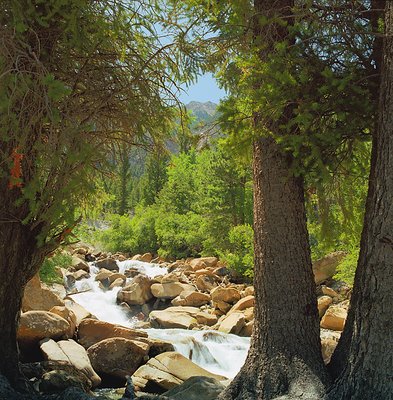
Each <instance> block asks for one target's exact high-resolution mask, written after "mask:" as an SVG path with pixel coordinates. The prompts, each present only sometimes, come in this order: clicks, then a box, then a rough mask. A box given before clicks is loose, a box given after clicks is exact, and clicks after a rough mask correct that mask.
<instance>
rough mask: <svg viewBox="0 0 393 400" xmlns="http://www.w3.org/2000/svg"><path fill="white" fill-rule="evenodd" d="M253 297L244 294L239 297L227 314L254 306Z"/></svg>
mask: <svg viewBox="0 0 393 400" xmlns="http://www.w3.org/2000/svg"><path fill="white" fill-rule="evenodd" d="M254 304H255V297H254V296H246V297H243V298H242V299H240V300H239V301H238V302H237V303H236V304H235V305H234V306H233V307H232V308H231V309H230V311H229V313H228V314H231V313H234V312H237V311H243V310H245V309H246V308H250V307H254Z"/></svg>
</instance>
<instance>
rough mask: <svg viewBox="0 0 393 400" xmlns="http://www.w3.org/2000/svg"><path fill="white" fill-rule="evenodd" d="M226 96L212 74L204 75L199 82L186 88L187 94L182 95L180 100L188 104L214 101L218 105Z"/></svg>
mask: <svg viewBox="0 0 393 400" xmlns="http://www.w3.org/2000/svg"><path fill="white" fill-rule="evenodd" d="M224 96H225V91H224V90H222V89H220V88H219V87H218V85H217V83H216V80H215V79H214V78H213V76H212V75H211V74H204V75H202V76H200V77H199V79H198V81H197V82H196V83H195V84H193V85H191V86H189V87H188V88H185V92H184V93H182V94H181V95H180V100H181V101H182V102H183V103H185V104H188V103H189V102H190V101H200V102H202V103H204V102H206V101H212V102H213V103H218V102H219V100H220V99H221V98H223V97H224Z"/></svg>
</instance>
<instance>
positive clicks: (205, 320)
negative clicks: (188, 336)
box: [195, 311, 217, 326]
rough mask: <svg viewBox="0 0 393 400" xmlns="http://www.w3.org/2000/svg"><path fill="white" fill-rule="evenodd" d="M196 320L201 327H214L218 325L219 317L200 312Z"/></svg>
mask: <svg viewBox="0 0 393 400" xmlns="http://www.w3.org/2000/svg"><path fill="white" fill-rule="evenodd" d="M195 318H196V320H197V322H198V324H200V325H207V326H213V325H215V324H216V323H217V316H216V315H214V314H209V313H207V312H202V311H201V312H199V313H198V314H197V315H195Z"/></svg>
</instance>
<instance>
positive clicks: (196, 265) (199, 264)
mask: <svg viewBox="0 0 393 400" xmlns="http://www.w3.org/2000/svg"><path fill="white" fill-rule="evenodd" d="M217 262H218V258H217V257H201V258H194V259H193V260H191V261H190V265H191V267H192V269H193V270H194V271H198V270H199V269H203V268H206V267H213V268H214V267H215V266H217Z"/></svg>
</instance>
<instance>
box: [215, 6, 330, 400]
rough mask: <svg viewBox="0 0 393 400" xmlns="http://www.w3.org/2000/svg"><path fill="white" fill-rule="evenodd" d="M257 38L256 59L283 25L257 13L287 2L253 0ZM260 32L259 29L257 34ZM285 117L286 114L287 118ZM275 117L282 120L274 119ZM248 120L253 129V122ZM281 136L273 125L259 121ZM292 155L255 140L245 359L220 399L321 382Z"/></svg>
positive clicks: (278, 9) (298, 390)
mask: <svg viewBox="0 0 393 400" xmlns="http://www.w3.org/2000/svg"><path fill="white" fill-rule="evenodd" d="M254 4H255V10H256V15H257V17H256V21H257V22H256V28H255V36H256V40H258V39H259V40H260V41H261V42H262V43H263V44H264V47H263V50H261V52H260V54H261V60H262V62H263V61H264V60H265V57H266V55H267V54H269V52H272V51H274V45H275V44H276V43H277V42H279V41H283V40H284V39H286V38H287V35H288V30H287V28H286V27H285V26H283V25H281V24H274V23H272V24H271V25H274V26H270V27H269V28H268V29H269V30H268V32H264V28H262V27H261V26H260V24H259V16H267V17H274V16H275V17H280V18H283V19H285V20H286V21H287V22H288V21H290V18H291V7H292V6H293V4H292V1H291V0H279V1H277V0H256V1H255V2H254ZM261 35H264V36H263V38H261ZM288 117H289V118H290V112H289V113H288V115H287V118H288ZM280 122H282V121H280ZM259 123H260V122H259V121H258V118H255V124H256V130H257V131H258V125H259ZM265 126H267V127H268V128H269V129H270V131H272V132H273V133H274V134H275V135H279V134H280V130H279V129H280V128H279V123H274V122H270V123H269V122H268V121H267V122H266V121H265ZM290 166H291V157H290V156H289V155H288V154H285V153H284V152H283V151H282V149H281V148H280V147H279V146H278V144H277V143H276V141H275V140H274V138H273V137H261V138H259V139H256V140H255V142H254V153H253V174H254V247H255V256H254V264H255V268H254V286H255V297H256V302H255V311H254V313H255V319H254V331H253V335H252V340H251V347H250V351H249V353H248V356H247V360H246V362H245V365H244V366H243V368H242V369H241V371H240V373H239V374H238V375H237V377H236V378H235V379H234V380H233V382H232V383H231V385H230V386H229V387H228V388H227V389H226V390H225V391H224V392H223V394H222V395H221V397H220V398H221V399H238V400H256V399H261V400H268V399H273V398H275V397H277V396H281V395H286V397H285V398H292V396H294V397H296V396H302V398H305V399H306V398H307V399H311V398H320V396H321V395H322V394H323V393H324V384H325V381H326V373H325V367H324V365H323V361H322V356H321V344H320V338H319V318H318V312H317V305H316V295H315V283H314V278H313V273H312V266H311V257H310V249H309V243H308V233H307V226H306V214H305V207H304V193H303V182H302V179H300V178H295V177H294V175H293V171H291V167H290Z"/></svg>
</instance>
